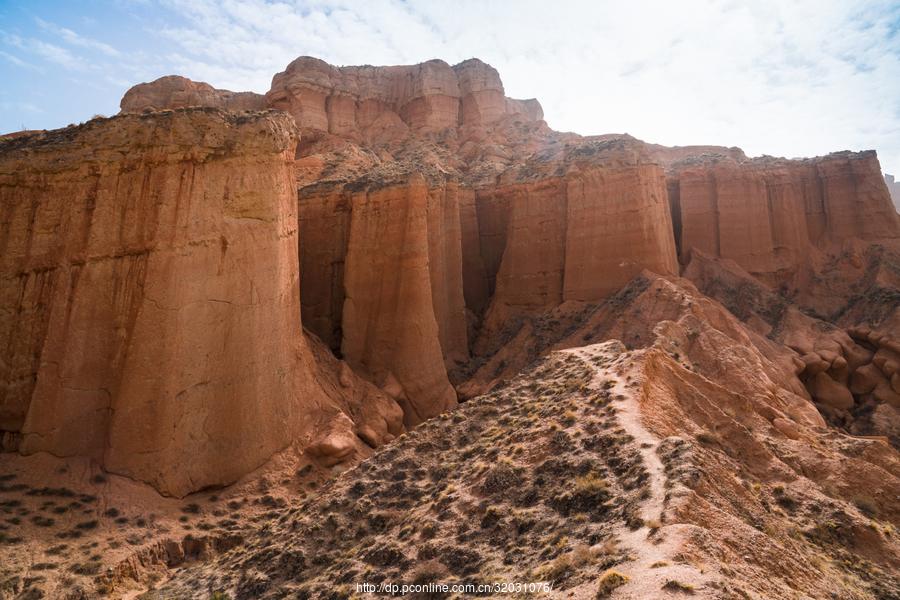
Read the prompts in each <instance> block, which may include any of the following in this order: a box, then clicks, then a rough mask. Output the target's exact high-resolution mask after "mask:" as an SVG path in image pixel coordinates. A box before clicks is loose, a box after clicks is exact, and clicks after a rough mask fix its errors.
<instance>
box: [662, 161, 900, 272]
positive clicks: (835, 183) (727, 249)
mask: <svg viewBox="0 0 900 600" xmlns="http://www.w3.org/2000/svg"><path fill="white" fill-rule="evenodd" d="M669 189H670V192H672V191H675V192H676V194H671V193H670V198H671V200H672V210H673V212H674V213H677V217H676V219H675V221H676V223H677V224H678V226H679V228H680V230H679V234H680V237H679V240H678V244H679V248H680V251H681V254H682V258H684V257H685V256H686V254H687V253H688V252H689V251H690V249H691V248H697V249H699V250H702V251H704V252H707V253H709V254H712V255H713V256H717V257H722V258H730V259H732V260H734V261H735V262H737V263H738V264H739V265H741V266H742V267H743V268H745V269H746V270H747V271H748V272H750V273H752V274H754V275H756V276H758V277H761V278H762V279H763V280H766V281H768V282H770V283H774V282H777V281H779V280H780V279H781V276H782V275H783V274H785V273H788V274H789V273H790V272H792V271H793V270H795V269H796V268H797V267H798V265H800V264H801V263H802V261H803V260H804V259H805V258H806V257H807V256H809V254H810V253H811V252H812V250H813V249H815V248H820V249H824V248H827V247H828V246H829V245H832V244H834V243H840V242H842V241H844V240H847V239H851V238H859V239H864V240H877V239H886V238H897V237H900V217H898V216H897V213H896V211H895V210H894V209H893V207H892V206H891V200H890V195H889V193H888V190H887V187H886V185H885V183H884V180H883V178H882V176H881V168H880V166H879V163H878V159H877V157H876V156H875V153H874V152H861V153H857V154H854V153H849V152H844V153H837V154H832V155H829V156H826V157H822V158H817V159H809V160H803V161H785V160H773V159H755V160H750V161H744V162H738V161H736V160H728V159H719V160H711V161H694V162H692V163H689V164H687V165H682V166H679V165H676V166H675V167H674V168H673V169H672V173H670V181H669Z"/></svg>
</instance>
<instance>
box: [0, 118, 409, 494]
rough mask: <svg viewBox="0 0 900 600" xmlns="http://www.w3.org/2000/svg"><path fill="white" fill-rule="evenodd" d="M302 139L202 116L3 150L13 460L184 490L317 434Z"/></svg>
mask: <svg viewBox="0 0 900 600" xmlns="http://www.w3.org/2000/svg"><path fill="white" fill-rule="evenodd" d="M295 144H296V133H295V129H294V124H293V122H292V120H291V119H290V117H287V116H285V115H282V114H277V113H261V114H253V115H245V116H240V117H238V116H234V115H231V114H228V113H222V112H219V111H216V110H211V109H201V110H189V111H186V112H185V111H176V112H171V111H169V112H163V113H154V114H152V115H147V116H122V117H118V118H115V119H110V120H95V121H92V122H90V123H89V124H87V125H84V126H81V127H78V128H70V129H66V130H62V131H57V132H52V133H48V134H41V135H36V136H32V137H27V138H19V139H17V140H13V141H10V142H7V143H4V144H3V145H2V146H0V206H2V210H3V221H2V223H3V228H2V231H0V246H2V248H3V251H2V253H0V254H2V263H0V277H2V279H0V285H2V288H0V307H2V313H0V317H2V318H0V335H2V339H3V340H4V344H3V360H2V363H0V364H2V367H3V372H2V374H0V379H2V384H3V387H2V390H0V391H2V397H0V417H2V422H0V425H2V428H3V429H4V430H5V431H6V432H10V433H15V434H16V436H20V437H21V442H20V444H19V450H20V451H21V452H23V453H26V454H30V453H33V452H38V451H45V452H50V453H52V454H55V455H59V456H71V455H78V456H89V457H92V458H94V459H95V460H97V461H98V462H99V463H100V464H101V465H103V466H104V467H105V468H106V469H108V470H110V471H113V472H116V473H120V474H124V475H128V476H130V477H133V478H135V479H140V480H144V481H147V482H150V483H151V484H153V485H154V486H155V487H156V488H157V489H159V490H160V491H162V492H164V493H168V494H173V495H183V494H185V493H187V492H189V491H192V490H196V489H199V488H202V487H206V486H210V485H221V484H225V483H229V482H231V481H234V480H235V479H237V478H238V477H240V476H241V475H243V474H244V473H247V472H248V471H250V470H252V469H254V468H255V467H257V466H258V465H260V464H261V463H262V462H264V461H265V460H267V459H268V458H269V457H270V456H271V455H272V454H273V453H274V452H275V451H277V450H279V449H281V448H283V447H285V446H286V445H288V444H290V443H291V442H292V441H294V440H296V439H302V438H303V437H304V436H305V435H307V433H308V432H309V431H311V430H312V429H313V427H314V425H315V424H316V421H317V419H320V418H321V417H322V416H323V409H324V407H325V406H326V405H328V404H329V402H328V397H327V395H326V394H324V393H323V391H322V390H321V389H320V388H319V386H318V384H317V383H316V381H314V377H313V369H314V368H315V365H314V364H313V361H312V359H311V357H310V355H309V354H308V352H307V350H306V346H305V343H304V341H303V337H302V333H301V326H300V302H299V271H298V269H299V263H298V260H297V217H296V192H295V188H294V183H293V174H292V170H291V161H292V159H293V153H294V146H295ZM383 429H385V431H386V430H387V429H388V427H387V426H386V425H385V426H384V427H383ZM390 429H394V430H395V431H394V432H393V433H394V434H396V433H397V431H396V425H391V427H390ZM378 441H380V440H376V443H377V442H378Z"/></svg>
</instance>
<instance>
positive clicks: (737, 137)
mask: <svg viewBox="0 0 900 600" xmlns="http://www.w3.org/2000/svg"><path fill="white" fill-rule="evenodd" d="M110 1H111V2H112V4H110V5H108V6H105V7H103V8H101V9H100V10H101V11H106V12H110V11H112V12H116V11H118V12H119V13H120V14H121V13H123V12H126V13H127V12H129V11H131V13H133V14H135V15H140V18H135V19H133V21H132V22H133V23H139V24H140V25H132V27H143V28H144V30H143V31H140V30H136V31H134V32H133V33H134V36H133V37H134V44H133V45H134V47H132V48H129V49H128V51H127V52H125V51H123V50H122V48H121V47H120V46H119V45H117V44H114V43H111V42H110V39H99V38H100V36H98V35H94V36H90V35H87V34H86V33H85V31H102V27H103V26H107V27H109V24H108V23H106V24H104V18H106V17H105V13H103V12H94V13H91V12H90V11H86V13H88V14H85V15H84V16H85V17H88V18H90V19H94V20H96V21H97V23H96V24H89V23H88V22H87V21H84V20H81V21H76V22H62V21H61V18H60V17H57V16H49V15H47V14H41V15H40V16H39V18H38V20H37V22H36V23H37V26H36V27H33V29H35V30H36V31H35V32H28V33H22V32H19V31H16V30H13V29H12V28H7V29H9V30H10V31H11V33H4V32H0V42H2V43H3V45H6V46H7V48H2V47H0V49H3V50H6V51H7V52H6V53H5V55H0V56H2V58H3V59H4V60H5V61H7V62H9V63H12V64H14V65H16V66H21V65H18V64H17V63H16V62H15V60H13V59H11V58H9V57H13V58H14V59H17V60H20V61H24V62H37V61H39V60H44V61H48V62H50V63H51V64H57V65H61V66H64V67H65V68H67V69H69V70H75V71H78V70H79V69H82V70H81V72H82V73H86V74H89V75H91V76H96V77H97V78H98V80H102V81H103V82H105V83H104V84H105V85H106V86H107V87H108V86H110V85H118V86H122V84H123V83H124V82H126V81H131V82H133V83H137V82H140V81H146V80H148V79H151V78H155V77H158V76H160V75H163V74H167V73H178V74H182V75H185V76H188V77H191V78H193V79H198V80H204V81H208V82H209V83H211V84H213V85H215V86H216V87H224V88H229V89H233V90H253V91H258V92H265V91H266V90H267V89H268V87H269V85H270V82H271V78H272V75H273V74H274V73H276V72H278V71H280V70H282V69H283V68H284V67H285V66H286V65H287V63H288V62H290V61H291V60H293V59H294V58H296V57H297V56H300V55H303V54H309V55H313V56H318V57H320V58H322V59H324V60H327V61H328V62H331V63H333V64H338V65H341V64H364V63H368V64H404V63H414V62H420V61H423V60H427V59H430V58H443V59H444V60H447V61H448V62H451V63H454V62H458V61H461V60H464V59H466V58H470V57H472V56H477V57H479V58H482V59H483V60H485V61H487V62H489V63H491V64H492V65H494V66H495V67H496V68H497V69H498V70H499V71H500V74H501V76H502V77H503V80H504V83H505V85H506V89H507V93H508V94H509V95H511V96H514V97H537V98H538V99H539V100H540V101H541V103H542V104H543V106H544V113H545V115H546V118H547V120H548V122H549V123H550V125H551V126H553V127H555V128H557V129H562V130H570V131H577V132H579V133H585V134H590V133H606V132H628V133H631V134H633V135H636V136H638V137H641V138H643V139H646V140H648V141H653V142H659V143H665V144H678V145H683V144H691V143H713V144H724V145H740V146H742V147H743V148H744V149H745V150H746V151H747V152H748V153H750V154H763V153H765V154H773V155H782V156H802V155H815V154H823V153H826V152H828V151H832V150H839V149H845V148H848V149H865V148H876V149H877V150H878V151H879V156H880V157H881V160H882V164H883V165H884V166H885V168H886V170H889V171H894V172H897V173H898V174H900V33H898V25H900V4H898V3H897V2H896V1H895V0H860V1H858V2H853V3H851V2H846V1H845V0H794V1H791V2H783V1H781V0H756V1H754V2H744V1H739V0H686V1H685V2H670V1H668V0H660V1H657V2H650V1H648V2H639V3H638V2H632V3H629V2H619V1H615V0H571V1H567V2H558V3H556V4H554V5H553V6H552V10H548V5H547V3H546V0H518V1H517V2H516V3H514V4H512V3H506V2H484V1H483V0H455V1H454V2H433V1H430V0H369V1H367V2H358V1H352V0H215V1H214V0H141V1H140V2H136V1H135V0H127V1H126V0H110ZM4 27H6V25H5V24H4ZM20 33H22V35H21V36H20V35H19V34H20ZM6 55H9V56H6ZM85 57H90V60H88V59H87V58H85ZM113 82H115V83H113Z"/></svg>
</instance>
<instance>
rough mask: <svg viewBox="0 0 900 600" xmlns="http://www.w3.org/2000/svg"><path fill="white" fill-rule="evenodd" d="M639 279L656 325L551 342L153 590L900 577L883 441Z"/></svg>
mask: <svg viewBox="0 0 900 600" xmlns="http://www.w3.org/2000/svg"><path fill="white" fill-rule="evenodd" d="M657 283H658V285H659V286H661V287H659V288H658V289H659V290H661V291H662V290H667V293H666V299H665V300H662V301H661V300H660V299H659V298H658V296H659V294H653V296H657V299H656V300H655V302H656V303H657V304H659V305H664V306H668V307H669V309H668V310H670V312H671V313H672V314H673V316H676V315H680V316H676V318H675V320H663V321H660V322H659V324H658V325H657V326H656V327H655V332H656V334H655V336H654V337H655V341H654V343H653V345H652V347H649V348H647V349H644V350H638V351H627V350H626V349H625V348H624V346H623V345H622V344H621V343H620V342H616V341H612V342H607V343H604V344H598V345H593V346H586V347H582V348H576V349H572V350H565V351H560V352H557V353H554V354H551V355H550V356H549V357H548V358H546V359H545V360H544V361H542V362H540V363H539V364H537V365H535V366H533V367H532V368H529V369H527V370H525V371H523V373H521V374H520V375H519V376H518V377H516V378H514V379H513V380H512V381H510V383H509V384H508V385H507V386H504V387H502V388H499V389H498V390H496V391H494V392H492V393H491V394H488V395H486V396H483V397H480V398H478V399H475V400H471V401H469V402H467V403H466V404H465V405H463V406H462V407H460V408H459V409H458V410H457V411H455V412H454V414H453V415H446V416H442V417H440V418H437V419H434V420H431V421H429V422H428V423H427V424H425V425H423V426H421V427H419V428H417V429H416V430H414V431H413V432H410V433H408V434H405V435H404V436H403V437H402V438H401V439H400V440H398V441H397V442H395V443H394V444H393V445H392V446H391V447H390V448H387V449H385V450H382V451H380V452H378V453H376V454H375V455H374V456H373V457H372V458H371V459H369V460H367V461H365V462H363V463H362V464H361V465H359V466H358V467H356V468H354V469H352V470H350V471H348V472H346V473H344V474H342V475H341V476H340V477H338V478H337V479H336V480H334V481H333V482H332V483H330V484H329V485H328V486H327V487H326V488H325V489H324V490H323V491H322V493H321V495H320V496H319V497H318V498H316V499H314V500H311V501H309V502H307V503H306V504H305V505H304V506H302V507H299V508H296V509H286V510H284V511H281V512H280V513H279V515H278V516H277V517H274V515H273V517H274V518H273V519H272V521H270V523H269V524H267V525H266V526H265V527H264V528H263V529H261V530H260V531H259V532H258V533H257V534H253V535H251V536H250V538H249V539H248V540H247V544H246V547H243V546H242V547H241V548H239V549H235V550H231V551H228V552H225V553H223V554H221V555H220V556H218V557H216V558H215V559H214V560H213V561H212V562H210V563H207V564H199V565H196V566H192V567H189V568H188V569H186V570H185V571H182V572H180V573H178V574H176V575H175V577H174V578H173V579H172V580H171V581H169V582H167V583H166V584H164V585H163V586H162V587H161V589H160V590H159V591H157V592H155V595H154V593H151V597H159V598H168V597H178V596H181V595H190V594H195V593H198V591H200V590H203V592H204V593H208V592H213V591H221V592H225V593H228V594H230V595H233V596H234V597H235V598H250V597H259V598H265V597H275V596H278V595H279V594H284V593H286V592H287V593H293V594H295V595H298V596H299V597H309V598H313V597H335V598H340V597H353V596H356V595H361V596H366V594H360V590H359V589H358V588H356V584H358V583H363V582H367V583H372V584H376V585H377V584H379V583H383V582H387V583H392V584H394V583H396V584H400V583H404V584H408V585H414V584H425V583H431V582H443V583H447V584H453V583H469V584H475V585H478V584H481V585H485V584H487V585H495V584H498V582H509V581H520V582H535V581H545V582H548V584H549V585H551V586H552V592H551V593H550V594H549V595H550V596H551V597H574V598H593V597H595V595H598V592H599V590H600V589H606V588H607V587H609V590H610V591H611V590H612V589H613V588H616V589H615V597H618V598H647V597H668V596H670V595H671V596H672V597H675V596H677V595H678V594H679V593H690V594H692V595H695V596H697V597H709V598H722V597H735V598H736V597H746V596H747V595H749V596H751V597H753V596H757V595H761V596H763V597H790V596H792V595H796V594H803V595H806V596H807V597H812V598H830V597H832V596H831V594H832V592H833V591H835V590H839V593H840V595H841V597H847V598H875V597H890V596H891V594H896V593H898V592H900V580H898V579H897V578H896V576H894V575H891V573H892V572H896V567H897V563H898V558H897V557H898V547H897V543H898V542H897V540H896V539H895V537H894V536H893V533H892V531H893V529H892V528H893V527H894V526H896V523H897V520H898V518H900V514H898V513H897V510H896V505H895V503H893V502H892V500H891V499H892V498H893V497H894V496H895V494H896V493H897V492H898V491H900V462H898V460H897V455H896V452H895V451H893V450H892V449H891V448H890V447H889V446H888V445H887V444H885V443H884V442H883V441H880V440H873V439H870V440H863V439H853V438H849V437H845V436H840V435H835V434H831V435H822V431H823V430H822V425H821V421H820V420H817V419H818V416H817V414H816V412H815V410H814V409H813V408H812V406H811V405H808V403H807V405H808V408H803V404H804V401H803V400H801V399H797V400H791V399H790V398H791V397H792V395H791V393H790V392H788V391H787V390H784V389H783V388H779V386H778V385H777V384H776V383H775V382H773V380H771V379H769V377H768V376H767V374H766V373H767V370H768V369H772V368H774V367H772V366H771V365H770V363H769V361H768V359H766V358H765V357H764V356H763V355H762V354H760V353H759V351H758V350H756V349H754V346H753V345H752V344H751V345H750V346H747V345H746V343H745V342H744V343H742V341H741V340H734V339H733V338H732V337H731V336H732V335H739V334H740V330H741V326H740V325H738V324H737V321H736V320H735V319H734V318H733V317H730V316H729V315H728V313H727V312H726V311H724V309H722V308H721V307H720V306H718V305H716V304H715V303H712V302H709V301H705V302H706V304H707V306H706V307H705V308H704V309H703V310H704V311H705V313H706V314H707V316H709V317H712V316H714V315H715V314H718V315H719V316H720V319H722V320H723V322H722V323H720V324H718V325H712V324H711V322H710V321H709V320H704V319H698V318H697V316H696V315H695V314H694V313H695V311H694V310H693V309H692V308H691V304H692V299H693V298H694V297H695V296H694V295H695V294H696V291H693V292H692V291H691V290H690V289H689V288H683V287H679V286H678V285H675V284H672V283H666V282H665V280H657ZM645 298H649V296H645ZM647 301H648V300H643V299H640V297H638V298H637V299H635V300H634V302H633V303H629V305H628V310H633V311H637V310H638V309H639V307H641V306H644V307H646V306H647ZM635 326H638V327H640V325H638V324H637V323H635ZM732 327H734V328H735V330H734V331H732V332H731V333H727V332H728V330H729V329H730V328H732ZM743 335H746V334H743ZM679 350H680V351H682V352H683V354H679ZM767 364H769V365H770V366H766V365H767ZM713 373H715V374H716V375H717V378H716V380H715V381H714V380H711V379H709V378H708V376H709V375H712V374H713ZM798 402H799V403H798ZM813 439H815V440H816V441H815V443H814V446H811V445H810V442H811V441H812V440H813ZM876 481H877V482H878V485H877V489H878V492H877V493H875V492H874V489H875V488H873V487H872V486H873V485H874V483H875V482H876ZM838 482H840V483H838ZM725 531H728V532H729V533H728V535H724V536H723V534H722V532H725ZM438 540H440V542H438ZM848 552H852V553H853V554H852V556H853V557H854V558H853V560H852V561H851V560H847V559H846V558H845V557H847V556H849V555H848V554H847V553H848ZM610 568H613V569H614V571H615V572H616V573H619V574H621V575H624V576H625V578H621V577H619V576H617V575H614V574H613V573H611V572H609V571H607V570H608V569H610ZM614 583H615V584H618V587H616V586H615V585H613V584H614ZM489 589H493V591H494V593H496V592H497V589H498V588H489ZM490 593H491V592H488V595H490ZM463 595H477V594H475V593H473V591H472V590H469V591H468V592H467V593H465V594H463ZM412 597H447V595H446V594H440V593H438V594H437V595H431V596H428V595H427V594H419V595H412Z"/></svg>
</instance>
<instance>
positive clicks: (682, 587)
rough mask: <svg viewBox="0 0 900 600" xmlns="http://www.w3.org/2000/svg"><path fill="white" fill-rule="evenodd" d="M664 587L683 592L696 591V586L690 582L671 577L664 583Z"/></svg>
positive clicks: (691, 592)
mask: <svg viewBox="0 0 900 600" xmlns="http://www.w3.org/2000/svg"><path fill="white" fill-rule="evenodd" d="M662 589H664V590H669V591H670V592H681V593H683V594H693V593H694V586H692V585H691V584H689V583H682V582H681V581H678V580H677V579H669V580H668V581H666V582H665V583H664V584H663V586H662Z"/></svg>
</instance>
